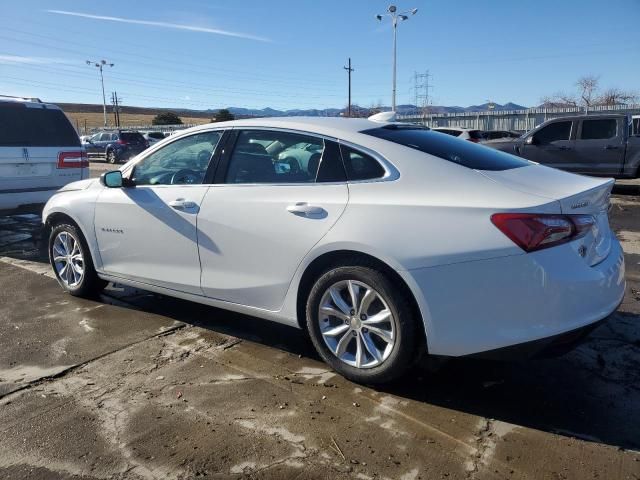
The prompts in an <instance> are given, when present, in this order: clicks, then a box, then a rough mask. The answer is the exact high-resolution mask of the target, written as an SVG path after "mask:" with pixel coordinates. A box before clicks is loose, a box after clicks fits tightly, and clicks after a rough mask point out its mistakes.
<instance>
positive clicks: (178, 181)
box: [169, 168, 200, 185]
mask: <svg viewBox="0 0 640 480" xmlns="http://www.w3.org/2000/svg"><path fill="white" fill-rule="evenodd" d="M199 182H200V174H199V173H198V172H196V171H194V170H191V169H190V168H183V169H182V170H178V171H177V172H176V173H174V174H173V175H171V182H169V184H170V185H185V184H186V185H192V184H194V183H199Z"/></svg>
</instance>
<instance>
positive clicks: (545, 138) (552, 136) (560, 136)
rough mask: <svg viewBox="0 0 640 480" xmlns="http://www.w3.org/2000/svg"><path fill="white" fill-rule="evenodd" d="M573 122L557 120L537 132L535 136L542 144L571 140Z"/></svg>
mask: <svg viewBox="0 0 640 480" xmlns="http://www.w3.org/2000/svg"><path fill="white" fill-rule="evenodd" d="M571 123H572V122H555V123H552V124H550V125H547V126H546V127H544V128H542V129H541V130H539V131H538V132H536V133H535V138H536V140H537V141H538V143H540V144H545V143H551V142H557V141H560V140H569V139H570V138H571Z"/></svg>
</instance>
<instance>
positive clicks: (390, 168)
mask: <svg viewBox="0 0 640 480" xmlns="http://www.w3.org/2000/svg"><path fill="white" fill-rule="evenodd" d="M231 130H271V131H273V130H277V131H279V132H283V133H292V134H298V135H308V136H310V137H316V138H321V139H322V140H323V141H324V140H329V141H332V142H336V143H337V144H338V145H344V146H347V147H350V148H353V149H354V150H358V151H361V152H362V153H364V154H366V155H368V156H370V157H372V158H373V159H374V160H375V161H377V162H378V163H379V164H380V165H381V166H382V168H383V169H384V171H385V173H384V175H383V176H382V177H379V178H371V179H365V180H346V181H342V182H319V183H318V182H292V183H212V184H211V185H226V186H259V185H265V186H301V185H306V186H310V185H347V184H352V183H374V182H389V181H393V180H397V179H398V178H400V172H398V170H397V169H396V168H395V166H394V165H393V164H392V163H391V162H389V161H388V160H387V159H386V158H384V157H383V156H382V155H381V154H379V153H378V152H375V151H373V150H371V149H370V148H367V147H363V146H362V145H358V144H356V143H353V142H349V141H346V140H342V139H339V138H336V137H332V136H330V135H323V134H320V133H316V132H309V131H307V130H296V129H292V128H283V127H264V126H253V125H252V126H234V127H231Z"/></svg>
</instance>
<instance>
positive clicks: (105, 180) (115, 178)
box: [100, 170, 124, 188]
mask: <svg viewBox="0 0 640 480" xmlns="http://www.w3.org/2000/svg"><path fill="white" fill-rule="evenodd" d="M100 183H101V184H102V185H104V186H105V187H107V188H122V187H123V185H124V182H123V179H122V172H121V171H120V170H112V171H110V172H104V173H103V174H102V175H100Z"/></svg>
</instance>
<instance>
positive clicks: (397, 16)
mask: <svg viewBox="0 0 640 480" xmlns="http://www.w3.org/2000/svg"><path fill="white" fill-rule="evenodd" d="M416 13H418V9H417V8H412V9H411V10H407V11H406V12H400V13H398V8H397V7H396V6H395V5H389V7H388V8H387V13H385V14H383V15H384V16H388V17H391V23H392V25H393V89H392V94H391V111H393V112H395V111H396V50H397V49H396V45H397V41H398V20H400V21H404V20H408V19H409V15H415V14H416ZM383 15H376V18H377V19H378V21H379V22H380V21H382V17H383Z"/></svg>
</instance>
